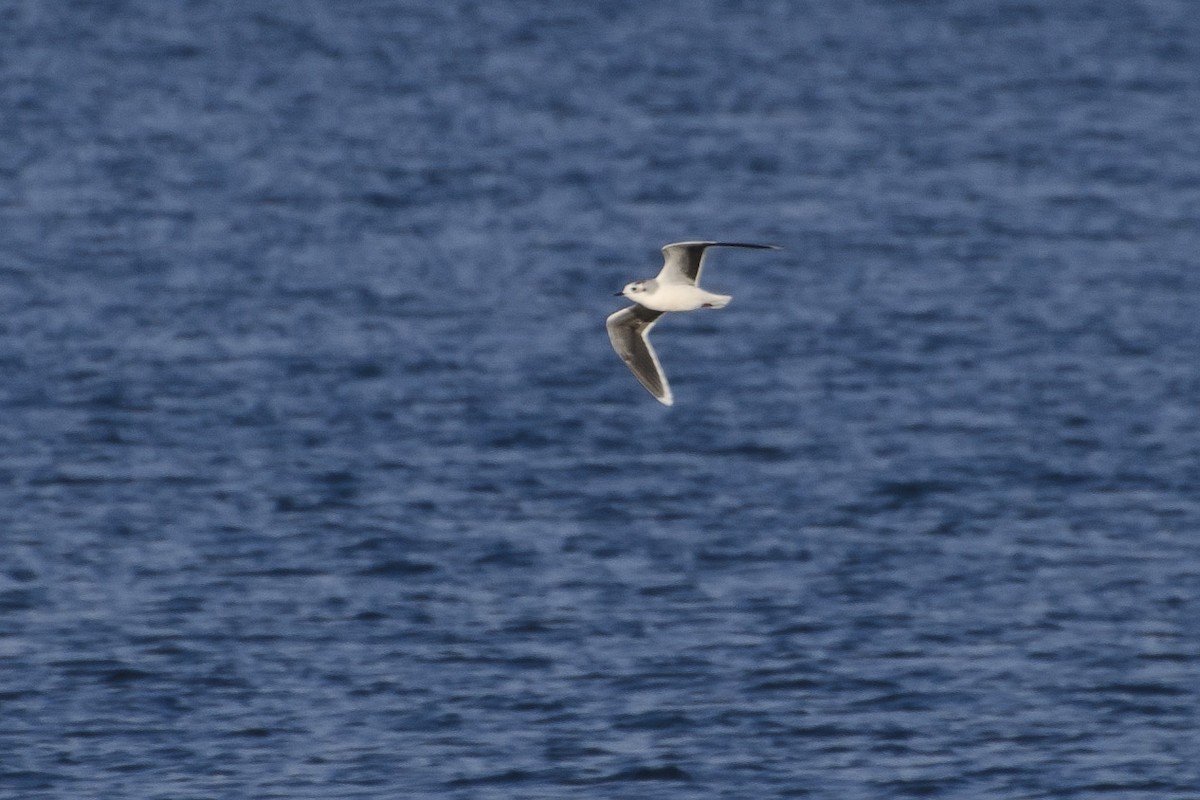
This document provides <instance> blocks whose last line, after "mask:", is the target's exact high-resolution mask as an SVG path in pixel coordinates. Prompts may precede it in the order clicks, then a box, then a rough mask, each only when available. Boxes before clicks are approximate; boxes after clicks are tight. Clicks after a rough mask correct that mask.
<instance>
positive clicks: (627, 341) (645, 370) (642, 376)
mask: <svg viewBox="0 0 1200 800" xmlns="http://www.w3.org/2000/svg"><path fill="white" fill-rule="evenodd" d="M662 314H663V312H661V311H654V310H653V309H649V308H646V307H645V306H640V305H636V304H635V305H632V306H629V307H628V308H623V309H621V310H620V311H618V312H616V313H615V314H612V315H611V316H610V317H609V318H608V320H607V321H606V322H605V323H604V324H605V327H606V328H608V338H609V340H610V341H612V346H613V349H614V350H616V351H617V355H619V356H620V357H621V359H622V360H623V361H624V362H625V363H626V364H627V365H628V366H629V369H630V370H631V371H632V372H633V376H634V377H635V378H637V379H638V381H640V382H641V384H642V386H645V387H646V390H647V391H649V392H650V394H652V395H654V397H655V399H657V400H658V402H660V403H662V404H663V405H666V406H669V405H671V404H672V403H673V402H675V399H674V397H673V396H672V395H671V387H670V385H669V384H668V383H667V376H666V375H664V374H663V370H662V365H661V364H659V363H658V355H657V354H655V352H654V348H653V347H651V346H650V341H649V340H648V339H647V336H648V335H649V333H650V328H651V327H652V326H653V325H654V323H655V322H657V321H658V318H659V317H661V316H662Z"/></svg>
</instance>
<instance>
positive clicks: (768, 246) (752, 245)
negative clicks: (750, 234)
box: [710, 242, 783, 250]
mask: <svg viewBox="0 0 1200 800" xmlns="http://www.w3.org/2000/svg"><path fill="white" fill-rule="evenodd" d="M710 246H712V247H748V248H750V249H752V250H782V249H783V248H782V247H780V246H779V245H777V244H756V243H754V242H713V243H712V245H710Z"/></svg>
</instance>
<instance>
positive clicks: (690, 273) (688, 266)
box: [655, 242, 779, 285]
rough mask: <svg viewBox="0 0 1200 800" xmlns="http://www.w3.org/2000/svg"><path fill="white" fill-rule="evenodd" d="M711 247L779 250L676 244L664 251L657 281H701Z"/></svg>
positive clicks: (770, 246)
mask: <svg viewBox="0 0 1200 800" xmlns="http://www.w3.org/2000/svg"><path fill="white" fill-rule="evenodd" d="M710 247H748V248H751V249H753V250H778V249H779V247H778V246H776V245H773V244H748V243H746V242H675V243H674V244H669V245H667V246H666V247H664V248H663V249H662V252H663V268H662V270H661V271H660V272H659V273H658V277H657V278H655V280H657V281H659V282H660V283H690V284H693V285H694V284H695V283H696V282H697V281H699V280H700V270H702V269H704V257H705V256H706V255H707V254H708V248H710Z"/></svg>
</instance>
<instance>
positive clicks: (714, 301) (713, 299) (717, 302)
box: [704, 294, 733, 308]
mask: <svg viewBox="0 0 1200 800" xmlns="http://www.w3.org/2000/svg"><path fill="white" fill-rule="evenodd" d="M732 299H733V298H732V297H731V296H729V295H727V294H710V295H709V296H708V297H707V298H705V303H704V304H705V305H706V306H708V307H710V308H724V307H725V306H727V305H729V301H730V300H732Z"/></svg>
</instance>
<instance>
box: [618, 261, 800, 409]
mask: <svg viewBox="0 0 1200 800" xmlns="http://www.w3.org/2000/svg"><path fill="white" fill-rule="evenodd" d="M710 247H748V248H752V249H755V250H778V249H779V247H778V246H776V245H773V244H747V243H745V242H675V243H674V244H669V245H667V246H666V247H664V248H663V249H662V252H663V266H662V269H661V270H660V271H659V273H658V275H656V276H655V277H653V278H649V279H646V280H640V281H634V282H633V283H629V284H626V285H625V288H624V289H622V290H621V291H619V292H617V293H616V295H615V296H616V297H628V298H629V299H630V300H632V301H633V303H634V304H633V305H631V306H629V307H627V308H623V309H621V310H620V311H618V312H616V313H615V314H613V315H612V316H610V317H609V318H608V320H607V321H606V322H605V327H607V328H608V338H609V339H610V340H611V341H612V346H613V349H614V350H616V351H617V355H619V356H620V357H621V358H622V359H623V360H624V361H625V363H626V364H628V365H629V369H631V370H632V371H633V376H634V377H635V378H637V379H638V381H640V382H641V384H642V386H645V387H646V389H647V391H649V392H650V394H652V395H654V397H655V399H656V400H658V402H660V403H662V404H663V405H665V406H669V405H671V404H672V403H674V402H675V397H674V395H672V394H671V386H670V385H669V384H668V383H667V376H666V375H664V374H663V370H662V365H661V364H660V363H658V354H656V353H655V352H654V348H653V347H651V346H650V339H649V336H650V329H651V328H653V327H654V323H656V322H658V318H659V317H661V316H662V315H663V314H665V313H667V312H668V311H694V310H696V309H697V308H724V307H725V306H726V305H728V304H729V301H730V300H732V299H733V298H732V297H730V296H729V295H725V294H713V293H712V292H708V291H705V290H704V289H701V288H700V286H699V282H700V271H701V270H703V269H704V262H705V260H706V259H707V258H708V248H710Z"/></svg>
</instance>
